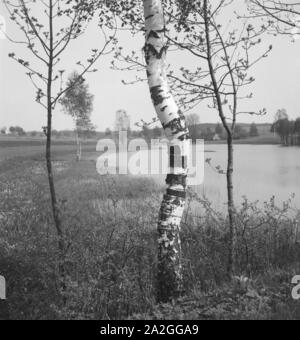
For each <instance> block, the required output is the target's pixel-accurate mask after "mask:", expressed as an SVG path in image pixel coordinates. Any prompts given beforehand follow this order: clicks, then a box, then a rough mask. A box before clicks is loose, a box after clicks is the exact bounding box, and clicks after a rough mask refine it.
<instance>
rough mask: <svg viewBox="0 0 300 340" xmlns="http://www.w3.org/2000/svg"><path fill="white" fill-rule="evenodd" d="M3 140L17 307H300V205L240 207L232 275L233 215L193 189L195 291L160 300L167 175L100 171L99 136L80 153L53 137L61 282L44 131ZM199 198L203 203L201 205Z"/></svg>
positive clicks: (6, 244) (254, 315) (7, 244)
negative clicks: (39, 136) (62, 284)
mask: <svg viewBox="0 0 300 340" xmlns="http://www.w3.org/2000/svg"><path fill="white" fill-rule="evenodd" d="M12 143H14V144H13V146H10V145H11V144H9V143H8V142H7V140H6V141H5V140H3V139H2V140H0V195H1V201H0V224H1V227H0V268H1V270H2V272H3V273H2V275H4V276H5V277H6V279H7V282H8V292H7V295H8V296H9V310H10V315H11V318H13V319H127V318H133V319H172V318H175V319H200V320H202V319H268V318H271V319H280V318H286V319H297V318H300V306H299V303H298V302H296V301H293V300H292V298H291V290H292V288H293V286H292V285H291V278H292V277H293V276H294V275H296V274H297V273H298V274H299V272H300V268H299V255H300V250H299V241H300V238H299V237H300V235H299V230H298V227H297V228H295V226H298V225H299V213H298V212H297V213H294V214H293V216H291V215H290V214H288V210H289V206H288V204H287V206H286V208H285V210H282V209H279V208H278V207H276V206H275V205H274V204H273V202H272V200H271V201H270V202H269V203H268V204H266V206H265V207H264V209H262V210H260V209H259V208H258V207H257V206H256V205H255V204H251V203H250V202H247V201H245V204H244V205H243V207H242V208H241V210H240V211H239V212H238V235H239V249H238V250H239V264H238V265H239V272H240V275H241V277H238V278H236V279H235V281H234V282H228V281H227V279H226V268H227V252H228V249H227V246H226V244H227V240H228V233H227V220H226V217H225V216H222V214H219V213H218V212H216V211H213V209H212V208H211V206H210V204H209V202H206V201H205V200H203V198H201V197H197V196H196V195H194V193H193V192H190V196H189V202H188V204H187V209H186V213H185V217H184V221H183V225H182V228H183V229H182V243H183V251H184V272H185V280H184V281H185V282H184V285H185V296H184V297H183V298H182V299H180V300H179V301H177V302H176V303H175V302H174V303H173V304H171V305H163V306H157V305H156V304H155V282H156V279H155V267H156V222H157V214H158V210H159V206H160V201H161V199H162V195H163V192H164V187H162V186H160V185H158V184H157V183H156V182H155V181H154V180H152V179H151V178H143V177H125V176H99V175H98V174H97V172H96V167H95V166H96V164H95V161H96V157H97V153H96V152H95V143H94V142H93V141H91V142H89V143H87V144H86V145H85V146H84V149H83V160H82V161H81V162H75V157H74V155H75V147H74V145H72V142H71V141H69V142H67V143H63V142H61V141H57V142H55V143H54V148H53V149H54V161H53V165H54V172H55V183H56V188H57V191H58V197H59V204H60V212H61V216H62V220H63V228H64V234H65V239H66V241H67V244H68V247H67V249H66V253H65V257H64V262H65V264H66V268H67V275H66V278H67V286H66V290H65V291H64V293H63V295H64V296H63V299H62V296H61V294H62V293H61V292H60V290H59V277H58V266H59V257H58V250H57V237H56V233H55V229H54V225H53V219H52V214H51V209H50V205H49V202H50V198H49V190H48V187H47V177H46V171H45V164H44V159H43V145H42V144H43V142H41V141H39V140H27V139H26V140H25V139H24V140H16V141H12ZM192 205H194V206H195V205H197V206H198V207H199V209H197V210H198V213H195V212H194V210H193V211H192V209H191V206H192Z"/></svg>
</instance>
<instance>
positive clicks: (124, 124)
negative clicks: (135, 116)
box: [115, 110, 130, 132]
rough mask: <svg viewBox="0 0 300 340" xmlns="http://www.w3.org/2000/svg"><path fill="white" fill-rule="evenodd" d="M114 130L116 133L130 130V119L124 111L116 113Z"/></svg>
mask: <svg viewBox="0 0 300 340" xmlns="http://www.w3.org/2000/svg"><path fill="white" fill-rule="evenodd" d="M115 130H116V132H119V131H128V130H130V117H129V116H128V114H127V112H126V111H125V110H119V111H117V112H116V122H115Z"/></svg>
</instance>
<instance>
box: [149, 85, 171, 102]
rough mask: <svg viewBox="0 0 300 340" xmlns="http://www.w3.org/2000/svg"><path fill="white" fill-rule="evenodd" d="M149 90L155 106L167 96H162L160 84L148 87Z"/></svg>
mask: <svg viewBox="0 0 300 340" xmlns="http://www.w3.org/2000/svg"><path fill="white" fill-rule="evenodd" d="M150 91H151V98H152V101H153V103H154V105H155V106H157V105H160V104H161V103H163V102H164V100H165V99H167V97H164V96H163V95H162V93H164V90H163V89H162V87H161V85H158V86H153V87H151V89H150Z"/></svg>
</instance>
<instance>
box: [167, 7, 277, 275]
mask: <svg viewBox="0 0 300 340" xmlns="http://www.w3.org/2000/svg"><path fill="white" fill-rule="evenodd" d="M175 3H176V4H177V10H174V1H172V0H170V1H169V4H170V5H169V7H168V8H169V10H166V11H167V14H166V15H168V16H169V17H170V18H171V19H170V20H171V21H172V22H173V23H174V27H175V28H176V30H177V33H176V35H175V36H174V35H173V34H172V32H171V31H168V38H169V42H170V44H172V45H173V46H175V47H177V48H179V49H180V50H181V51H182V53H186V52H188V53H189V54H190V56H191V57H192V58H195V64H196V65H197V67H196V68H195V69H194V70H192V69H188V68H186V67H182V68H181V69H180V73H181V74H179V75H178V72H176V70H175V71H170V73H169V77H170V79H172V80H173V82H172V88H173V89H174V91H175V93H176V94H177V96H178V97H179V99H180V103H181V104H182V105H184V106H185V108H187V109H191V108H194V107H195V106H197V105H198V104H199V103H200V102H202V101H203V100H207V99H208V100H211V102H212V104H211V105H210V107H211V108H212V109H215V110H216V111H217V112H218V115H219V118H220V120H221V122H222V125H223V127H224V129H225V132H226V136H227V137H226V138H227V146H228V148H227V154H228V162H227V172H226V177H227V197H228V218H229V233H230V237H229V239H230V242H229V243H230V244H229V261H228V274H229V276H230V277H232V276H233V275H234V274H235V272H236V227H235V203H234V195H233V188H234V187H233V171H234V159H233V158H234V153H233V139H234V133H235V130H236V124H237V118H238V116H239V115H240V114H259V115H260V114H265V113H266V111H265V109H264V110H261V111H260V112H258V113H255V112H244V111H242V110H239V102H240V100H241V99H243V98H251V97H252V94H250V95H249V94H245V93H243V88H244V87H245V86H247V85H249V84H251V83H253V82H254V78H253V77H251V76H250V75H249V70H250V68H251V67H252V66H253V65H255V64H256V63H257V62H259V61H260V60H261V59H263V58H265V57H267V55H268V53H269V52H270V50H271V49H272V46H270V47H269V48H268V49H266V50H265V51H264V52H261V53H259V52H257V50H255V51H254V52H253V54H254V57H253V60H251V59H250V57H251V55H252V54H251V52H252V50H254V49H255V47H256V46H257V45H258V44H259V43H260V42H261V38H260V36H261V34H263V33H264V32H265V31H266V28H264V27H262V28H261V29H260V30H258V31H257V30H255V28H254V27H253V26H252V25H251V24H250V23H248V22H247V20H246V19H243V20H242V19H238V18H236V22H235V25H234V23H232V25H234V26H233V27H232V28H231V29H230V25H227V27H226V28H224V27H223V25H222V23H223V19H224V11H225V10H226V9H227V10H228V7H229V6H230V5H231V4H232V3H233V1H231V0H228V1H227V0H220V1H217V2H215V1H210V0H203V1H186V2H181V1H175ZM176 53H178V52H177V51H176Z"/></svg>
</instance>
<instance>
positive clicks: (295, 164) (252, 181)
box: [197, 145, 300, 209]
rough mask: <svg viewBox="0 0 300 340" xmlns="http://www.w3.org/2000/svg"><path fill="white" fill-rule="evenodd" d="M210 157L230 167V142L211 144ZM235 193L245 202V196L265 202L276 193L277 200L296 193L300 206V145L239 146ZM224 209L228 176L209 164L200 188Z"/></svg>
mask: <svg viewBox="0 0 300 340" xmlns="http://www.w3.org/2000/svg"><path fill="white" fill-rule="evenodd" d="M206 149H207V150H212V151H214V153H208V154H206V155H208V156H207V158H208V157H209V158H211V159H212V164H214V165H215V166H218V165H219V166H221V168H222V169H226V162H227V158H226V145H208V146H206ZM234 150H235V155H234V157H235V159H234V162H235V165H234V170H235V172H234V185H235V187H234V193H235V197H236V200H237V201H238V202H241V200H242V197H243V196H247V198H248V199H249V200H250V201H256V200H259V201H261V202H264V201H266V200H269V199H270V197H271V196H273V195H274V196H275V198H276V203H278V204H281V202H283V201H285V200H287V199H289V198H290V197H291V194H293V193H294V194H295V195H296V197H295V200H294V205H295V206H296V207H299V208H300V192H299V188H300V157H299V156H300V148H299V147H288V148H287V147H280V146H276V145H235V147H234ZM197 191H198V192H199V193H201V194H204V195H205V196H206V197H207V198H208V199H209V200H210V201H212V202H213V203H214V206H215V208H218V209H220V208H221V207H222V206H224V204H225V202H226V176H224V175H220V174H218V173H216V172H215V171H214V170H213V169H212V168H211V167H209V165H206V166H205V175H204V184H203V185H201V186H200V187H198V188H197Z"/></svg>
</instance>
